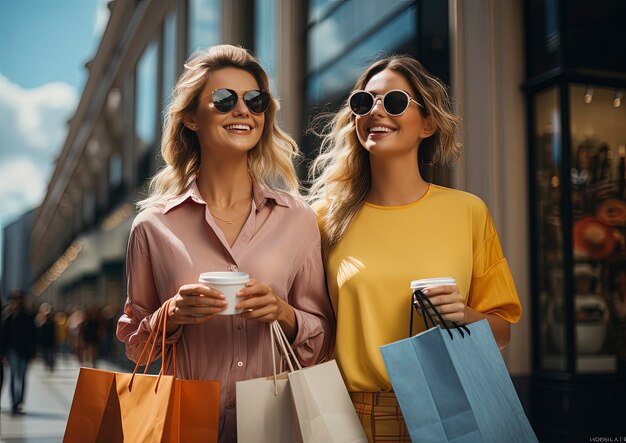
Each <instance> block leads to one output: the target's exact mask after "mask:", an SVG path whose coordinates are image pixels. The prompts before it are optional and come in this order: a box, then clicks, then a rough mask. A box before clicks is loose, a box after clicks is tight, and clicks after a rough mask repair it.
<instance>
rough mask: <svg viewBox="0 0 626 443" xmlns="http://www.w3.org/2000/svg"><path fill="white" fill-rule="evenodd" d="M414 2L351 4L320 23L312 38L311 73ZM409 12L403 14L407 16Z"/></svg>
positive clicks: (363, 0)
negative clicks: (378, 24) (390, 16)
mask: <svg viewBox="0 0 626 443" xmlns="http://www.w3.org/2000/svg"><path fill="white" fill-rule="evenodd" d="M411 3H413V2H411V1H395V2H381V1H379V0H361V1H354V0H353V1H349V2H346V3H344V4H343V5H342V6H341V7H340V8H338V9H337V10H336V11H333V13H332V15H330V16H329V17H327V18H326V19H324V20H323V21H322V22H320V23H317V24H316V25H315V26H314V27H313V29H312V30H311V32H310V34H309V71H316V70H318V69H320V68H322V67H323V65H324V64H326V63H329V62H331V61H332V60H333V59H335V58H336V57H337V56H339V55H340V54H341V53H342V52H344V51H345V50H346V48H348V47H349V46H350V45H351V44H353V42H355V41H358V40H359V39H360V38H362V36H364V35H368V34H372V33H374V32H376V31H378V26H376V23H377V22H378V23H385V22H386V21H388V19H387V18H385V16H387V17H388V16H389V14H391V15H393V14H395V13H397V12H398V11H400V10H402V9H403V8H406V7H407V6H409V5H410V4H411ZM404 14H406V12H404V13H403V15H404Z"/></svg>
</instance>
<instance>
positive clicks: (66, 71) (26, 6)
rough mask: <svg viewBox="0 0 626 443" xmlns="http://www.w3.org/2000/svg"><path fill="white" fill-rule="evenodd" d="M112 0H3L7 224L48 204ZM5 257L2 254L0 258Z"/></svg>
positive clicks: (2, 167) (0, 102)
mask: <svg viewBox="0 0 626 443" xmlns="http://www.w3.org/2000/svg"><path fill="white" fill-rule="evenodd" d="M106 3H107V0H0V248H1V245H2V232H1V228H2V227H3V226H6V224H7V223H10V222H11V221H13V220H15V218H16V217H17V216H19V215H20V214H22V213H23V212H25V211H27V210H29V209H31V208H33V207H35V206H37V205H38V204H39V203H41V200H42V199H43V196H44V195H45V189H46V186H47V184H48V180H49V177H50V175H51V173H52V170H53V165H54V164H53V162H54V159H55V158H56V156H57V155H58V153H59V151H60V149H61V147H62V145H63V142H64V140H65V136H66V134H67V121H68V120H69V118H70V117H71V116H72V115H73V113H74V110H75V108H76V105H77V104H78V101H79V99H80V95H81V94H82V90H83V86H84V84H85V82H86V81H87V70H86V69H85V67H84V66H85V63H86V62H87V61H89V60H90V59H91V58H92V57H93V56H94V55H95V51H96V49H97V47H98V43H99V40H100V36H101V34H102V32H103V31H104V28H105V27H106V23H107V20H108V17H109V11H108V9H107V7H106ZM0 260H1V257H0Z"/></svg>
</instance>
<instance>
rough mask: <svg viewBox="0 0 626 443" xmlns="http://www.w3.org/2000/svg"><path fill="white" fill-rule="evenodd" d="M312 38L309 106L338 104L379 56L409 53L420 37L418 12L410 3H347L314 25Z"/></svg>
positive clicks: (368, 0)
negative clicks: (328, 103) (337, 101)
mask: <svg viewBox="0 0 626 443" xmlns="http://www.w3.org/2000/svg"><path fill="white" fill-rule="evenodd" d="M356 17H358V20H357V18H356ZM309 36H310V38H309V79H308V82H307V101H308V102H309V104H316V103H319V102H321V101H322V100H326V101H336V100H337V98H338V97H339V96H341V95H342V94H344V93H346V92H347V91H348V90H349V89H350V88H351V87H352V85H353V84H354V82H355V81H356V79H357V78H358V77H359V75H360V74H361V73H362V72H363V70H364V69H365V67H366V66H367V65H368V64H370V63H371V62H372V61H374V60H375V59H376V58H378V56H380V55H381V54H384V53H391V52H393V51H397V50H402V52H410V51H407V49H406V47H407V45H412V44H415V43H414V42H415V40H416V37H417V7H416V6H415V5H414V2H407V1H400V2H391V3H389V2H377V1H370V0H366V1H363V2H356V1H350V2H346V3H345V4H344V5H343V6H341V7H338V8H337V9H336V10H332V14H331V15H330V16H328V17H325V18H324V19H323V20H322V21H321V22H318V23H315V24H314V25H313V27H312V29H311V31H310V33H309Z"/></svg>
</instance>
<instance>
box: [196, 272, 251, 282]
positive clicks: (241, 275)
mask: <svg viewBox="0 0 626 443" xmlns="http://www.w3.org/2000/svg"><path fill="white" fill-rule="evenodd" d="M198 281H200V283H209V284H213V285H238V284H242V283H248V281H250V276H249V275H248V273H247V272H203V273H202V274H200V277H198Z"/></svg>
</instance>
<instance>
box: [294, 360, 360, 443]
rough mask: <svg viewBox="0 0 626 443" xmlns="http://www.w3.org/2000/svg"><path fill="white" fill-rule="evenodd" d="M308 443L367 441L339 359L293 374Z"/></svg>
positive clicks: (297, 406) (296, 403)
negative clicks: (340, 370) (342, 373)
mask: <svg viewBox="0 0 626 443" xmlns="http://www.w3.org/2000/svg"><path fill="white" fill-rule="evenodd" d="M289 385H290V387H291V395H292V397H293V402H294V405H295V408H296V415H297V417H298V423H299V427H300V432H301V433H302V441H303V442H304V443H352V442H359V443H367V437H366V436H365V432H364V431H363V427H362V426H361V422H360V421H359V418H358V417H357V415H356V411H355V410H354V405H353V404H352V401H351V400H350V396H349V394H348V390H347V389H346V385H345V383H344V382H343V378H342V377H341V373H340V372H339V368H338V367H337V363H335V360H330V361H328V362H326V363H321V364H319V365H315V366H311V367H309V368H304V369H301V370H299V371H294V372H291V373H290V374H289Z"/></svg>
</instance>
